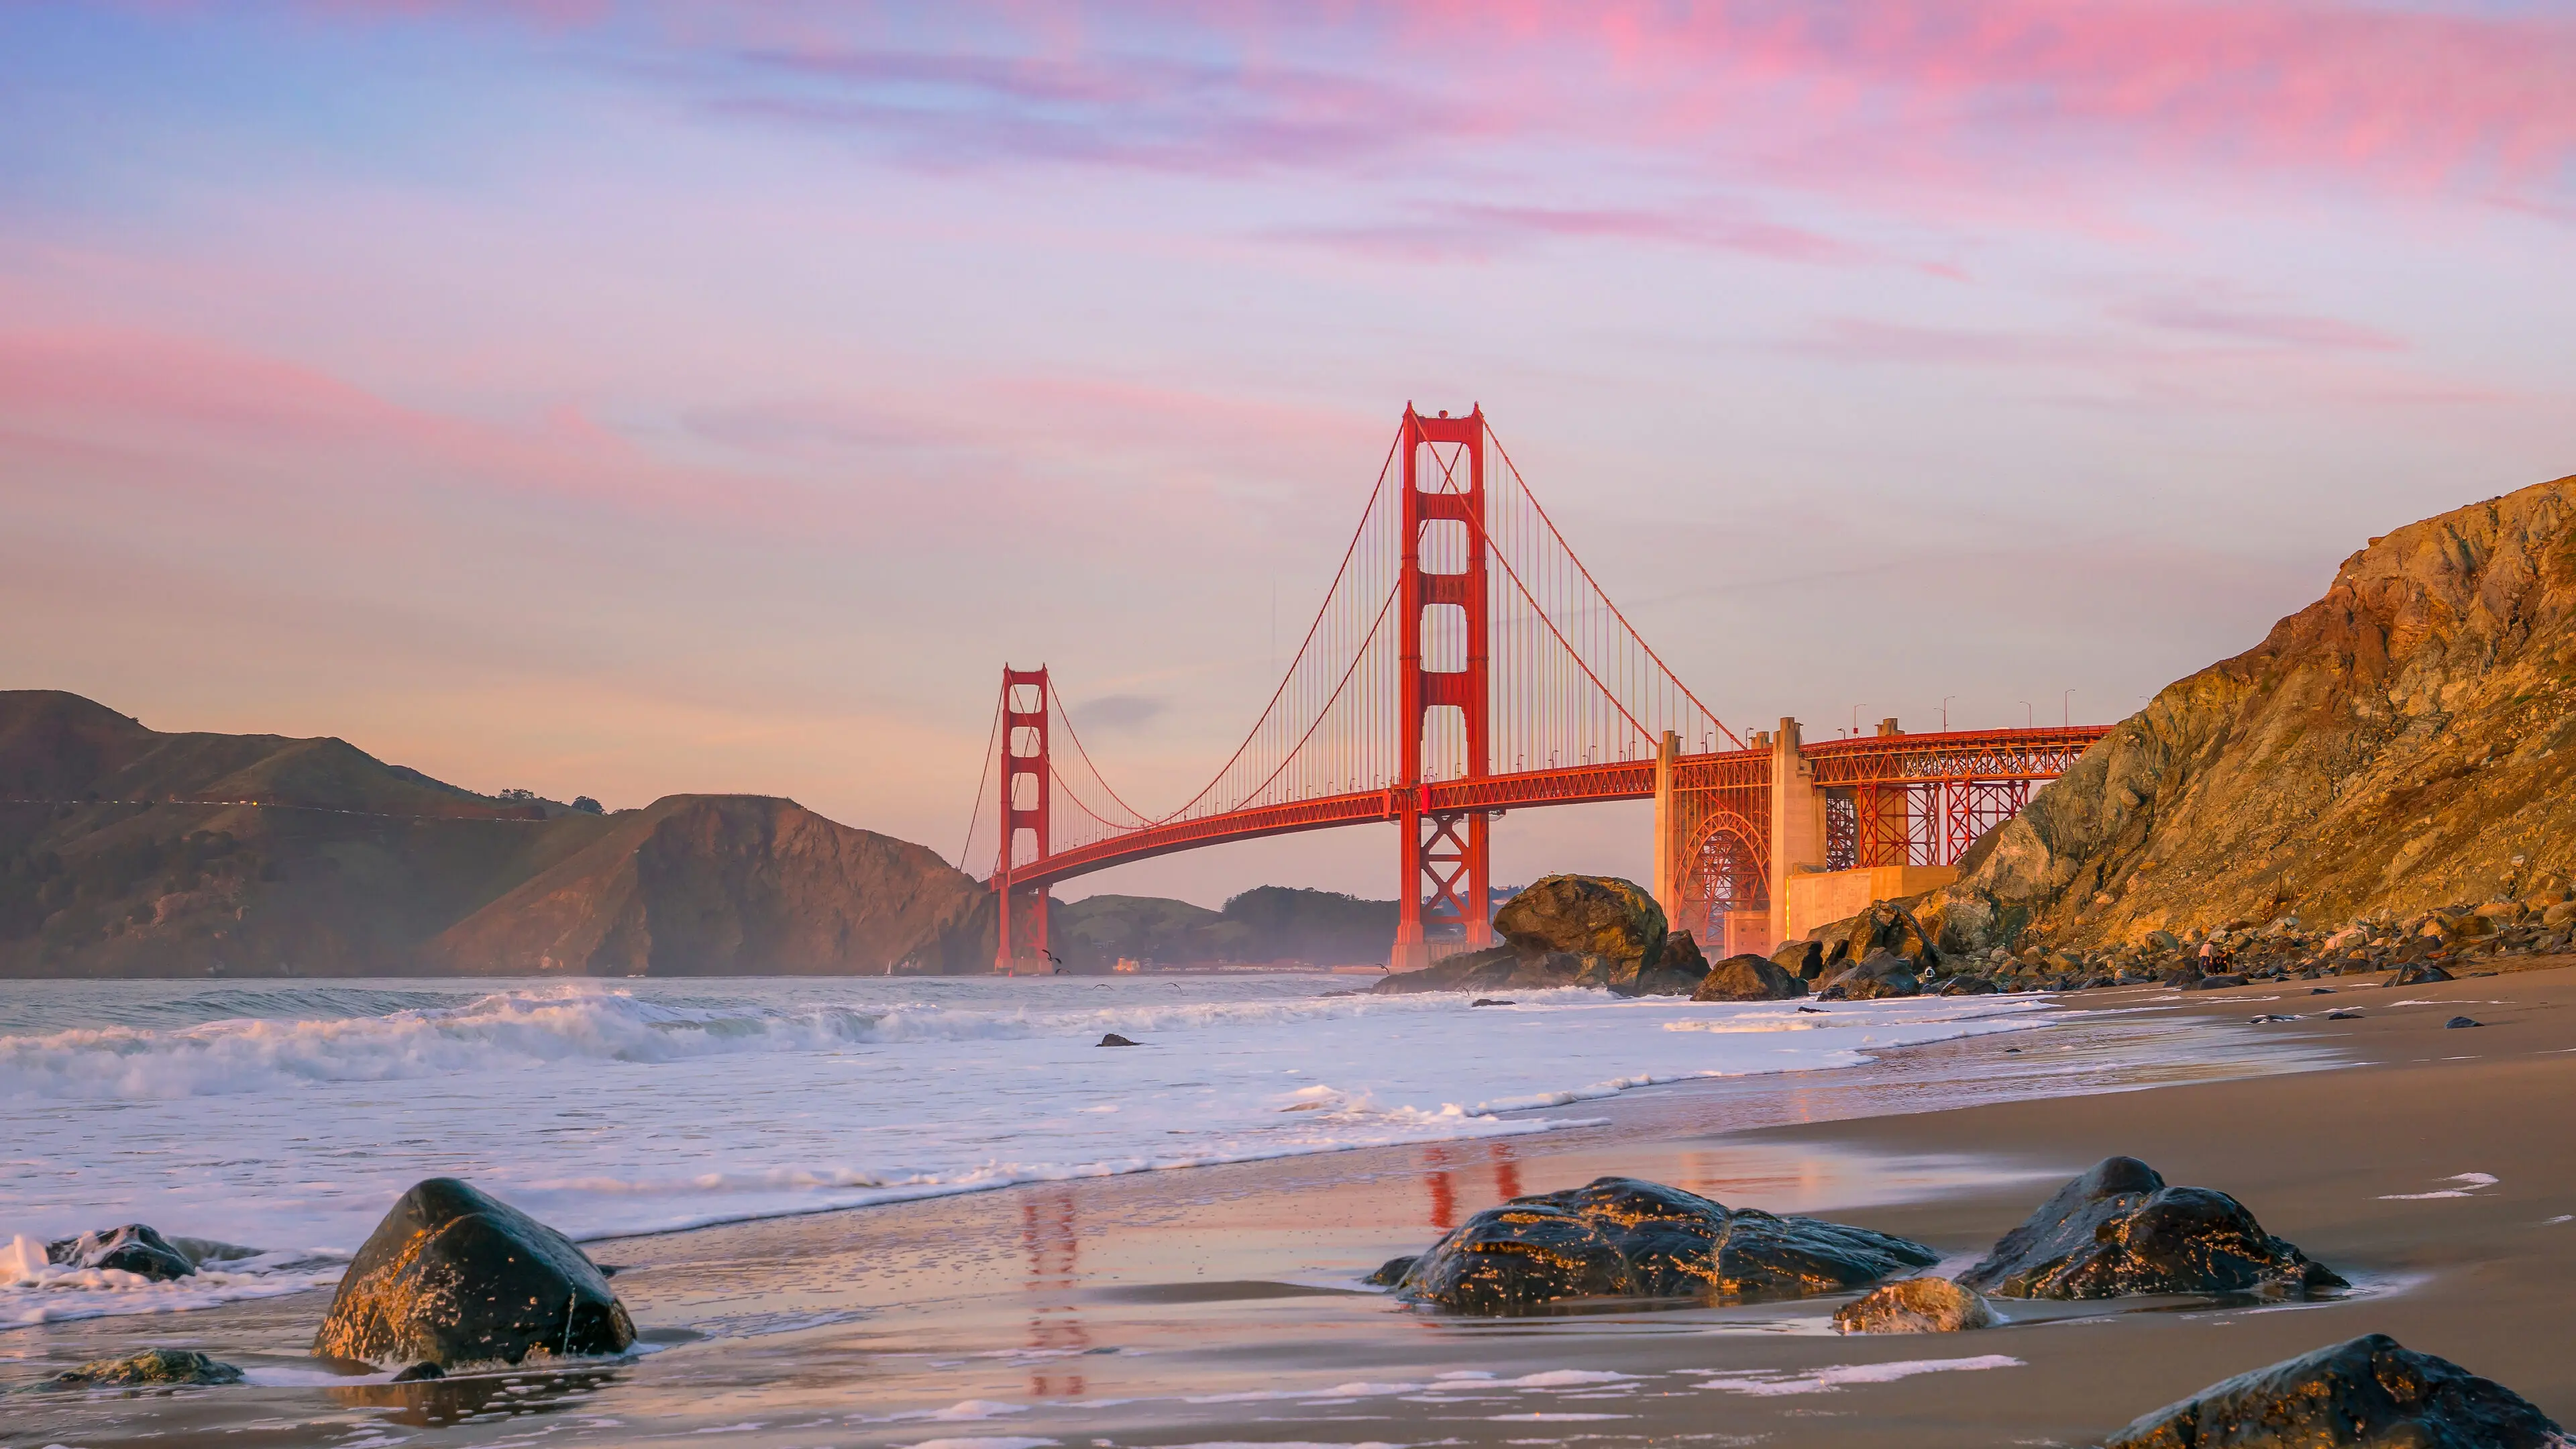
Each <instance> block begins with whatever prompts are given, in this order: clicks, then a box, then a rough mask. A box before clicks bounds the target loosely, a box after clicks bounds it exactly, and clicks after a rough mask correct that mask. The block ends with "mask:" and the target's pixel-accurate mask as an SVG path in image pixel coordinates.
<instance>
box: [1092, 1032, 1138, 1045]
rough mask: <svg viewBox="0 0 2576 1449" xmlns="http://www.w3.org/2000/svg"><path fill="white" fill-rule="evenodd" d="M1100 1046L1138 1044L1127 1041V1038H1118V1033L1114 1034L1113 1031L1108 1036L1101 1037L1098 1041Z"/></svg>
mask: <svg viewBox="0 0 2576 1449" xmlns="http://www.w3.org/2000/svg"><path fill="white" fill-rule="evenodd" d="M1100 1044H1101V1045H1102V1046H1136V1045H1138V1043H1136V1042H1132V1041H1129V1040H1128V1039H1127V1038H1125V1037H1123V1036H1120V1035H1119V1034H1118V1033H1116V1032H1114V1031H1113V1032H1110V1033H1109V1034H1107V1035H1105V1036H1103V1037H1102V1038H1101V1039H1100Z"/></svg>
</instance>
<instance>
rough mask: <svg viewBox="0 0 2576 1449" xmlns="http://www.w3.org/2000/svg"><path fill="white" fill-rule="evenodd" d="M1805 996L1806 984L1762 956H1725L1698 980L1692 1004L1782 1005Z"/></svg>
mask: <svg viewBox="0 0 2576 1449" xmlns="http://www.w3.org/2000/svg"><path fill="white" fill-rule="evenodd" d="M1806 994H1807V983H1805V982H1804V981H1801V980H1799V979H1798V978H1797V977H1795V976H1793V975H1791V974H1790V973H1789V972H1787V971H1785V970H1783V969H1781V968H1780V966H1779V965H1778V964H1776V963H1775V962H1773V961H1772V960H1771V959H1770V958H1769V957H1766V956H1750V955H1747V956H1729V957H1727V958H1726V959H1725V960H1723V961H1720V962H1718V963H1717V964H1716V965H1714V966H1711V967H1710V968H1708V974H1707V975H1706V976H1704V977H1702V978H1700V983H1699V989H1698V990H1697V991H1694V992H1692V993H1691V1000H1693V1001H1786V1000H1788V999H1789V998H1791V997H1793V996H1804V995H1806Z"/></svg>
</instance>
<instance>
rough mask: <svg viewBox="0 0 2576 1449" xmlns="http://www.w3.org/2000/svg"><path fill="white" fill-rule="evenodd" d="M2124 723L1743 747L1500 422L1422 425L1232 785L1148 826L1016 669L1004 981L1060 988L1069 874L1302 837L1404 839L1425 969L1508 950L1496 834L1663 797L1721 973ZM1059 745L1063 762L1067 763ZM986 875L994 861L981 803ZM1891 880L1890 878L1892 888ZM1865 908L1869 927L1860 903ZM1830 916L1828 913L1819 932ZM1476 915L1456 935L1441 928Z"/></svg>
mask: <svg viewBox="0 0 2576 1449" xmlns="http://www.w3.org/2000/svg"><path fill="white" fill-rule="evenodd" d="M2107 732H2108V731H2107V728H2106V727H2103V726H2091V725H2069V726H2065V727H2060V728H2031V729H2018V730H1979V731H1959V732H1948V731H1944V732H1941V733H1937V734H1905V733H1902V732H1900V731H1899V730H1898V729H1897V727H1896V721H1894V720H1886V721H1883V722H1881V724H1880V726H1879V730H1878V733H1877V734H1875V735H1872V736H1867V737H1862V738H1852V739H1840V740H1833V741H1825V742H1819V743H1816V744H1812V745H1810V744H1807V743H1805V742H1804V741H1803V740H1802V739H1801V737H1800V734H1799V730H1798V726H1797V722H1796V721H1795V720H1790V719H1783V720H1781V721H1780V722H1779V725H1778V727H1777V728H1776V729H1773V730H1767V731H1762V732H1758V733H1756V734H1754V735H1753V736H1752V737H1751V738H1750V739H1747V738H1746V737H1744V736H1741V735H1738V734H1737V733H1736V732H1735V731H1734V730H1732V729H1730V728H1728V726H1727V725H1726V724H1725V723H1724V722H1723V721H1722V720H1720V719H1719V718H1718V716H1717V715H1716V713H1715V712H1714V711H1712V710H1711V709H1709V708H1708V706H1707V705H1705V704H1704V703H1702V702H1701V701H1700V698H1699V696H1698V695H1696V694H1694V693H1693V692H1692V691H1691V689H1690V687H1689V686H1688V685H1686V684H1684V683H1683V682H1682V681H1681V679H1680V678H1679V677H1678V676H1676V675H1675V674H1674V673H1673V671H1672V670H1671V669H1670V668H1669V667H1667V666H1666V665H1665V663H1664V661H1663V659H1662V658H1661V657H1660V656H1659V655H1657V654H1656V652H1655V651H1654V649H1653V648H1652V647H1650V646H1649V645H1648V644H1647V643H1646V641H1645V640H1644V638H1643V637H1642V636H1640V635H1639V634H1638V632H1637V630H1636V629H1635V628H1634V627H1633V626H1632V625H1631V624H1630V623H1629V622H1628V619H1627V616H1626V615H1624V614H1622V613H1621V612H1620V611H1619V608H1618V606H1617V605H1616V604H1614V603H1612V602H1611V600H1610V597H1609V595H1608V594H1607V593H1606V592H1605V591H1604V590H1603V589H1602V588H1601V586H1600V584H1599V582H1598V581H1597V580H1596V579H1594V578H1593V576H1592V574H1591V572H1590V570H1588V569H1586V568H1585V567H1584V566H1583V563H1582V561H1581V560H1580V559H1578V558H1577V557H1575V554H1574V551H1573V549H1572V548H1570V547H1569V546H1568V545H1567V544H1566V541H1565V537H1564V535H1563V534H1562V533H1561V532H1559V531H1558V529H1557V526H1556V523H1555V521H1554V520H1553V519H1551V518H1550V517H1549V516H1548V513H1547V510H1546V509H1545V508H1544V507H1542V506H1541V505H1540V503H1539V501H1538V498H1537V497H1536V495H1535V494H1533V493H1532V492H1531V491H1530V488H1529V485H1528V483H1527V481H1526V479H1524V478H1523V476H1522V474H1521V472H1520V470H1519V469H1518V468H1517V467H1515V466H1514V465H1513V463H1512V461H1511V456H1510V454H1509V453H1507V452H1505V451H1504V449H1503V446H1502V444H1501V442H1500V440H1499V439H1497V438H1496V437H1495V436H1494V433H1493V431H1492V429H1491V427H1490V426H1489V425H1488V424H1487V422H1486V420H1485V415H1484V410H1483V409H1482V408H1481V407H1478V408H1475V409H1473V410H1471V411H1469V412H1468V414H1467V415H1466V416H1464V417H1458V418H1453V417H1451V416H1449V415H1448V413H1446V412H1441V413H1439V414H1438V415H1436V416H1430V417H1426V416H1423V415H1422V414H1421V413H1419V412H1417V411H1415V410H1414V408H1412V407H1411V406H1410V405H1408V406H1407V407H1406V408H1405V411H1404V419H1403V422H1402V424H1401V426H1400V427H1399V428H1398V430H1397V433H1396V437H1395V440H1394V443H1393V445H1392V446H1391V447H1390V448H1389V449H1388V452H1387V457H1386V461H1385V463H1384V464H1383V465H1382V466H1381V467H1380V469H1379V471H1378V479H1377V484H1376V486H1375V488H1374V489H1372V491H1371V492H1370V494H1369V499H1368V504H1367V506H1366V507H1365V508H1364V509H1363V510H1362V511H1361V516H1360V521H1359V525H1358V527H1357V528H1356V529H1354V530H1353V532H1352V534H1351V539H1350V543H1349V546H1348V547H1347V548H1345V549H1344V550H1343V553H1342V560H1341V566H1340V568H1339V570H1338V571H1337V572H1336V574H1335V575H1334V578H1333V584H1332V587H1331V589H1330V590H1328V591H1327V593H1326V595H1325V599H1324V603H1323V605H1322V607H1321V608H1319V609H1318V610H1317V611H1316V614H1315V618H1314V621H1313V623H1312V624H1310V625H1309V626H1308V628H1307V630H1306V633H1305V637H1304V639H1303V640H1302V642H1301V643H1300V644H1299V645H1298V648H1297V652H1296V654H1295V656H1294V657H1293V658H1292V659H1291V661H1290V663H1289V665H1288V669H1287V672H1286V674H1285V675H1284V676H1282V678H1281V679H1280V681H1279V684H1278V687H1277V688H1276V689H1274V690H1273V691H1272V692H1271V695H1270V699H1269V701H1268V703H1267V704H1266V705H1265V706H1264V707H1263V709H1262V712H1261V715H1260V718H1259V719H1258V720H1257V721H1256V722H1255V723H1254V725H1253V726H1252V729H1251V730H1250V732H1249V733H1247V734H1246V735H1245V736H1244V737H1243V742H1242V743H1241V744H1240V745H1239V746H1238V747H1237V748H1236V749H1235V751H1234V753H1233V754H1232V756H1231V757H1229V758H1228V759H1227V761H1226V762H1225V764H1224V765H1223V766H1222V767H1221V768H1219V769H1218V770H1217V772H1216V774H1215V777H1214V778H1212V779H1211V780H1209V781H1208V783H1207V784H1206V785H1205V786H1204V787H1202V788H1201V789H1200V790H1199V791H1198V792H1197V793H1196V794H1195V795H1193V796H1191V797H1190V798H1189V799H1188V800H1186V801H1184V802H1183V803H1182V804H1181V805H1180V806H1179V807H1178V808H1177V809H1173V810H1169V811H1166V812H1164V813H1161V814H1149V813H1148V812H1145V811H1142V810H1138V809H1137V808H1136V807H1134V806H1133V805H1130V804H1129V803H1128V802H1127V801H1126V800H1125V799H1124V798H1123V797H1122V796H1120V795H1119V793H1118V792H1117V790H1116V789H1114V788H1113V787H1112V786H1111V785H1110V784H1109V782H1108V781H1107V779H1105V778H1104V777H1103V776H1102V775H1101V773H1100V771H1099V769H1098V767H1097V766H1095V765H1094V764H1093V763H1092V761H1091V757H1090V754H1089V752H1088V751H1086V750H1085V749H1084V748H1083V746H1082V741H1081V737H1080V736H1079V735H1077V734H1076V733H1075V732H1074V728H1073V722H1072V720H1071V718H1070V717H1069V716H1068V715H1067V714H1066V713H1065V711H1064V710H1063V709H1062V708H1061V705H1060V701H1059V698H1058V695H1057V692H1056V688H1055V683H1054V680H1053V678H1052V677H1051V676H1050V674H1049V673H1048V671H1047V670H1046V669H1044V668H1043V667H1041V668H1037V669H1013V668H1010V667H1008V666H1005V667H1004V669H1003V671H1002V690H1001V699H1000V701H999V704H998V707H997V709H996V717H995V728H994V738H993V743H992V745H991V747H990V748H991V755H992V761H993V773H992V775H991V776H989V777H988V778H987V781H986V784H987V785H988V786H989V787H992V788H993V789H994V792H995V795H996V798H997V801H998V807H997V810H996V813H995V814H994V815H993V817H992V818H991V823H992V825H993V827H994V829H995V832H996V833H995V836H994V838H993V840H992V842H991V846H992V851H993V854H992V857H991V859H992V866H991V868H990V870H989V871H988V872H987V873H986V879H987V882H988V884H989V885H990V887H991V889H992V890H993V891H994V892H995V893H996V895H997V896H998V897H999V898H1000V909H999V911H998V918H999V940H998V945H997V950H996V955H995V963H994V964H995V969H996V970H997V971H1013V970H1016V969H1018V968H1019V967H1020V966H1021V965H1022V964H1024V963H1037V964H1038V968H1039V969H1044V967H1043V963H1044V961H1045V958H1046V939H1047V893H1048V891H1049V889H1050V888H1051V887H1052V886H1053V885H1054V884H1055V883H1056V882H1058V881H1063V880H1068V879H1071V878H1073V877H1075V876H1080V875H1084V874H1087V873H1089V872H1092V871H1097V870H1105V869H1107V868H1109V867H1111V866H1115V865H1125V864H1127V863H1129V862H1132V861H1138V860H1145V859H1149V858H1151V857H1154V856H1158V855H1168V854H1171V853H1173V852H1175V851H1182V850H1195V849H1200V848H1202V847H1206V846H1212V845H1222V844H1225V843H1227V842H1230V841H1238V840H1252V839H1257V838H1260V837H1262V836H1269V835H1284V834H1288V833H1291V832H1295V831H1304V830H1326V829H1333V828H1336V827H1342V826H1352V825H1373V824H1382V823H1389V824H1393V825H1394V826H1395V827H1396V840H1397V845H1398V857H1399V858H1398V862H1397V869H1398V873H1399V880H1400V881H1401V887H1400V889H1399V892H1398V897H1397V899H1398V911H1399V914H1398V920H1397V925H1396V935H1395V941H1394V943H1393V948H1392V951H1391V953H1390V964H1391V965H1392V966H1393V967H1394V969H1397V970H1407V969H1412V968H1415V967H1419V966H1422V965H1426V964H1428V963H1429V962H1430V961H1431V960H1432V959H1434V958H1435V957H1436V956H1439V955H1443V954H1446V953H1447V952H1449V951H1451V950H1469V949H1476V948H1480V947H1483V946H1486V945H1489V944H1491V942H1492V926H1491V916H1492V908H1491V904H1490V902H1491V890H1492V872H1491V868H1490V864H1489V860H1490V841H1491V835H1492V822H1493V820H1494V818H1495V817H1496V816H1498V815H1500V814H1502V813H1503V812H1505V811H1507V810H1524V809H1531V808H1536V807H1540V806H1550V805H1582V804H1591V803H1595V802H1600V801H1609V800H1645V799H1651V800H1653V801H1654V802H1655V804H1656V810H1655V827H1654V828H1655V871H1654V874H1655V882H1654V890H1655V895H1656V898H1657V900H1658V901H1659V902H1660V903H1661V904H1662V906H1663V908H1664V911H1665V913H1666V915H1667V916H1668V917H1669V918H1670V919H1671V921H1672V923H1673V925H1674V926H1675V927H1676V928H1680V929H1688V930H1691V931H1692V932H1694V934H1695V935H1696V936H1697V937H1698V939H1699V940H1700V941H1702V942H1703V943H1705V944H1706V945H1707V946H1708V947H1710V948H1711V949H1710V954H1711V956H1712V957H1714V956H1716V955H1719V954H1722V953H1732V952H1734V951H1740V950H1756V951H1767V950H1768V949H1770V947H1771V945H1772V944H1773V943H1774V942H1775V941H1778V940H1781V939H1785V938H1786V937H1788V936H1790V935H1794V934H1799V933H1802V932H1803V931H1804V929H1805V927H1806V925H1809V924H1814V923H1816V922H1817V921H1821V920H1828V919H1837V918H1839V917H1840V916H1842V915H1848V914H1851V912H1852V910H1857V909H1859V908H1860V907H1861V906H1864V905H1866V904H1867V903H1868V901H1869V900H1872V899H1882V898H1884V897H1885V896H1887V895H1892V894H1898V893H1907V892H1910V891H1911V890H1913V889H1921V888H1926V887H1927V886H1928V885H1930V884H1937V883H1939V881H1941V880H1944V879H1946V878H1947V869H1948V868H1949V867H1953V866H1954V865H1955V863H1956V862H1957V861H1958V859H1959V857H1960V856H1961V854H1962V853H1964V852H1965V851H1966V850H1967V848H1968V846H1969V845H1970V844H1971V843H1972V842H1974V841H1975V840H1976V838H1977V837H1978V836H1979V835H1980V834H1982V833H1983V832H1984V831H1986V830H1987V829H1989V828H1991V827H1992V826H1994V825H1996V824H1999V823H2001V822H2002V821H2005V820H2008V819H2010V818H2012V816H2013V815H2014V814H2015V813H2017V812H2018V811H2019V810H2020V809H2021V808H2022V806H2023V804H2024V803H2026V802H2027V801H2028V799H2029V797H2030V791H2031V789H2032V787H2033V785H2034V784H2035V783H2036V782H2040V781H2045V780H2049V779H2053V778H2055V777H2056V776H2057V775H2058V774H2060V773H2062V772H2063V771H2064V770H2065V769H2066V767H2067V766H2068V765H2070V764H2072V763H2073V762H2074V760H2075V759H2076V757H2077V756H2079V755H2081V754H2082V753H2083V751H2084V749H2085V748H2086V747H2087V746H2089V745H2090V744H2091V743H2092V742H2093V741H2094V740H2096V739H2099V738H2101V736H2102V735H2104V734H2105V733H2107ZM1059 742H1061V743H1062V744H1063V745H1064V746H1067V747H1069V748H1066V749H1061V750H1060V749H1059V748H1058V744H1059ZM974 818H975V822H976V823H975V824H974V825H972V826H970V830H969V836H968V844H967V855H968V858H970V859H972V858H975V857H976V855H977V845H976V832H977V831H978V830H980V829H981V828H982V823H983V821H984V819H985V817H984V811H983V806H982V803H981V801H980V800H979V801H978V803H977V806H976V808H975V812H974ZM1890 872H1893V874H1890ZM1845 906H1849V907H1850V909H1843V907H1845ZM1818 911H1832V912H1834V914H1833V915H1817V914H1816V912H1818ZM1452 918H1454V919H1455V920H1456V921H1457V922H1458V923H1459V927H1460V929H1459V930H1458V932H1457V934H1456V936H1455V937H1454V938H1452V939H1444V940H1434V939H1433V938H1432V936H1431V935H1430V934H1429V928H1430V926H1431V925H1432V924H1433V923H1444V924H1445V922H1446V921H1447V920H1449V919H1452Z"/></svg>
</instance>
